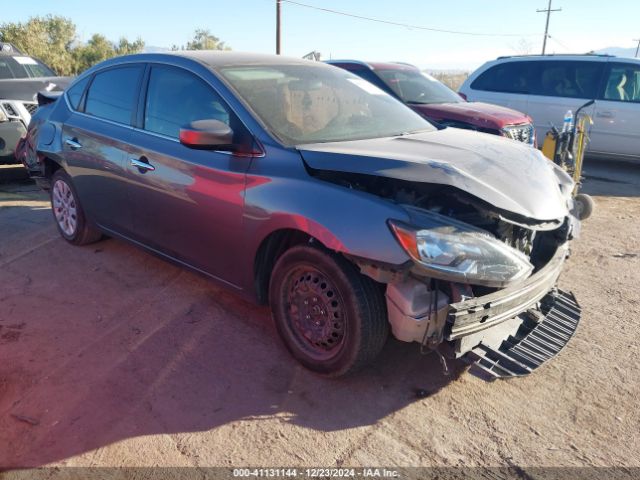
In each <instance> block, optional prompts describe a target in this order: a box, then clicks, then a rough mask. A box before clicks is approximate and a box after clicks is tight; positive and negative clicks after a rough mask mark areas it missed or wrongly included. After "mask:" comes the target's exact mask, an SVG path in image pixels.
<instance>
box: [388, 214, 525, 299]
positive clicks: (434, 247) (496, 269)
mask: <svg viewBox="0 0 640 480" xmlns="http://www.w3.org/2000/svg"><path fill="white" fill-rule="evenodd" d="M421 217H423V218H422V219H421V220H422V221H421V222H420V224H421V225H422V224H427V226H425V227H421V228H417V227H412V226H409V225H406V224H404V223H400V222H396V221H392V220H390V221H389V224H390V226H391V230H392V231H393V233H394V235H395V237H396V239H397V240H398V242H399V243H400V245H402V247H403V248H404V249H405V251H406V252H407V253H408V254H409V256H411V258H413V260H415V261H416V262H417V263H418V264H420V265H421V267H422V268H423V269H425V270H426V271H427V273H428V274H429V275H430V276H431V277H433V278H439V279H442V280H450V281H454V282H461V283H471V284H475V285H484V286H488V287H504V286H506V285H508V284H511V283H515V282H517V281H519V280H523V279H525V278H527V277H528V276H529V275H530V274H531V272H532V271H533V265H531V263H530V262H529V260H528V259H527V257H526V255H524V254H523V253H521V252H519V251H517V250H515V249H514V248H511V247H510V246H508V245H506V244H505V243H503V242H501V241H500V240H498V239H496V238H495V237H493V236H491V235H490V234H489V233H488V232H485V231H483V230H478V229H474V228H473V227H471V226H467V225H466V224H463V223H461V222H458V221H455V220H453V219H451V218H449V217H445V216H443V215H439V214H435V213H430V214H425V215H421ZM424 220H427V221H426V222H425V221H424Z"/></svg>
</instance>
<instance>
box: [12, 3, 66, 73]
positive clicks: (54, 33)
mask: <svg viewBox="0 0 640 480" xmlns="http://www.w3.org/2000/svg"><path fill="white" fill-rule="evenodd" d="M75 38H76V26H75V25H74V23H73V22H72V21H71V20H69V19H68V18H64V17H59V16H53V15H47V16H44V17H32V18H30V19H29V20H28V21H27V22H25V23H12V22H9V23H3V24H0V39H1V40H2V41H3V42H9V43H12V44H13V45H15V46H16V47H17V48H18V49H19V50H21V51H22V52H25V53H27V54H29V55H32V56H34V57H36V58H39V59H40V60H42V61H43V62H44V63H46V64H47V65H49V66H50V67H51V68H53V69H54V70H55V71H56V72H58V73H59V74H60V75H70V74H72V73H75V65H74V60H73V55H72V53H71V50H72V45H73V42H74V40H75Z"/></svg>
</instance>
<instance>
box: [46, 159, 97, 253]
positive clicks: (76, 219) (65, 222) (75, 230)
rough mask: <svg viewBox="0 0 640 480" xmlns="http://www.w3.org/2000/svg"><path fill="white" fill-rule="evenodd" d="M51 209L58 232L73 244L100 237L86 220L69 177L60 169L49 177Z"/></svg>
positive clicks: (82, 243)
mask: <svg viewBox="0 0 640 480" xmlns="http://www.w3.org/2000/svg"><path fill="white" fill-rule="evenodd" d="M51 211H52V212H53V219H54V220H55V222H56V227H58V232H60V235H62V238H64V239H65V240H66V241H67V242H69V243H71V244H73V245H87V244H89V243H94V242H97V241H98V240H100V239H101V238H102V233H101V232H100V231H99V230H98V229H96V228H95V227H93V226H91V225H89V224H88V222H87V218H86V216H85V214H84V210H83V209H82V205H81V204H80V199H79V198H78V194H77V192H76V190H75V188H74V186H73V183H72V182H71V177H70V176H69V175H68V174H67V172H65V171H64V170H62V169H59V170H57V171H56V172H55V173H54V174H53V177H52V178H51Z"/></svg>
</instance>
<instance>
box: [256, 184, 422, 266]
mask: <svg viewBox="0 0 640 480" xmlns="http://www.w3.org/2000/svg"><path fill="white" fill-rule="evenodd" d="M391 218H392V219H396V220H401V221H404V222H409V221H410V218H409V216H408V215H407V213H406V211H405V210H404V209H402V208H401V207H399V206H397V205H395V204H393V203H391V202H389V201H388V200H384V199H382V198H379V197H376V196H375V195H371V194H368V193H365V192H361V191H358V190H352V189H348V188H345V187H341V186H338V185H334V184H332V183H328V182H323V181H321V180H317V179H315V178H312V177H307V178H269V179H266V178H256V177H249V178H248V183H247V188H246V198H245V222H244V224H245V232H246V235H247V239H248V246H249V252H250V253H251V254H250V255H249V257H250V258H251V260H252V261H253V258H255V255H256V253H257V251H258V248H259V246H260V244H261V243H262V241H263V240H264V239H265V238H266V237H267V236H268V235H269V234H270V233H272V232H274V231H276V230H281V229H294V230H299V231H302V232H305V233H307V234H309V235H311V236H312V237H314V238H316V239H317V240H319V241H320V242H321V243H322V244H324V245H325V246H326V247H327V248H330V249H332V250H335V251H338V252H342V253H345V254H348V255H352V256H356V257H361V258H365V259H369V260H372V261H376V262H380V263H385V264H389V265H402V264H404V263H406V262H407V261H408V260H410V258H409V256H408V255H407V254H406V253H405V251H404V250H403V249H402V247H401V246H400V245H399V244H398V242H397V241H396V239H395V237H394V236H393V234H392V233H391V230H390V229H389V227H388V224H387V220H389V219H391Z"/></svg>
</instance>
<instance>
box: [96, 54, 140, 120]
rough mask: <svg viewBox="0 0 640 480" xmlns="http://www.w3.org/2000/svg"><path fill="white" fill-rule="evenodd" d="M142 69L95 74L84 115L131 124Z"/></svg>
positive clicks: (132, 67)
mask: <svg viewBox="0 0 640 480" xmlns="http://www.w3.org/2000/svg"><path fill="white" fill-rule="evenodd" d="M141 73H142V67H140V66H127V67H118V68H111V69H109V70H106V71H103V72H100V73H97V74H96V75H95V77H94V78H93V82H91V85H90V86H89V91H88V92H87V101H86V105H85V113H88V114H89V115H94V116H96V117H99V118H104V119H106V120H111V121H114V122H118V123H123V124H125V125H130V124H131V116H132V114H133V109H134V105H135V102H136V98H137V95H138V84H139V82H140V75H141Z"/></svg>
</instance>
